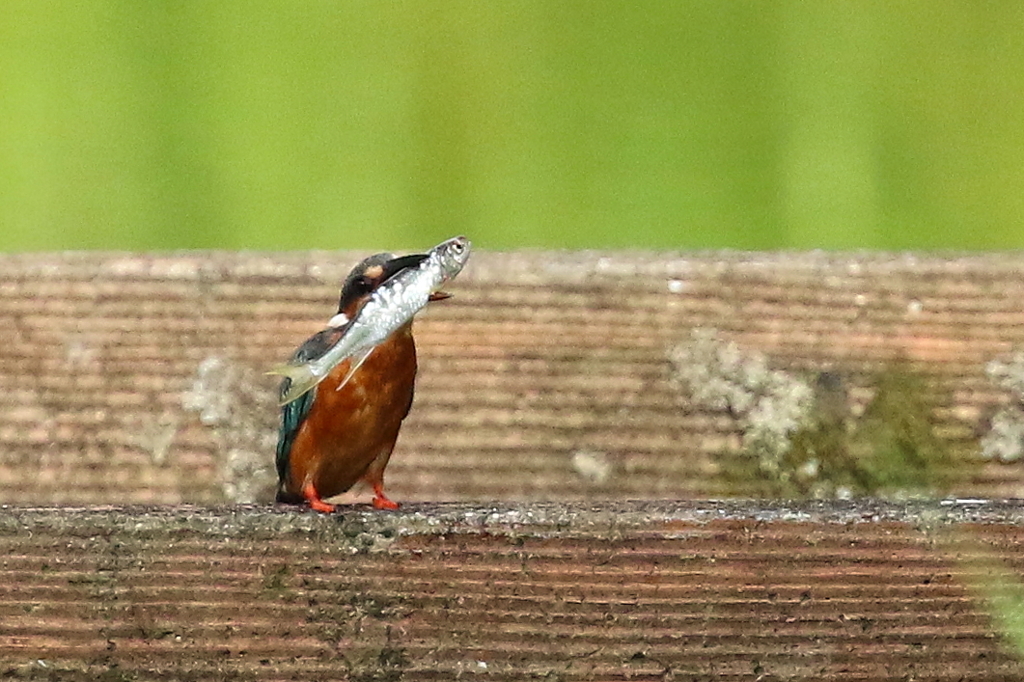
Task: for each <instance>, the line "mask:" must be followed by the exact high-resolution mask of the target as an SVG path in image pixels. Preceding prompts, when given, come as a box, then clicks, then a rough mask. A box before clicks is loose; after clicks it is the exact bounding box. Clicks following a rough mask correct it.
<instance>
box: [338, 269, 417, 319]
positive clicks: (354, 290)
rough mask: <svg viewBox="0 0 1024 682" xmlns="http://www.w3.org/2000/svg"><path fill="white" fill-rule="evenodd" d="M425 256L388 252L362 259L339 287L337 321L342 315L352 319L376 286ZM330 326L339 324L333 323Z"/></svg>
mask: <svg viewBox="0 0 1024 682" xmlns="http://www.w3.org/2000/svg"><path fill="white" fill-rule="evenodd" d="M426 258H427V255H426V254H425V253H415V254H412V255H409V256H397V257H396V256H395V255H394V254H390V253H378V254H376V255H373V256H370V257H369V258H367V259H365V260H363V261H362V262H361V263H359V264H358V265H356V266H355V267H354V268H352V272H350V273H349V274H348V277H346V278H345V283H344V284H343V285H342V287H341V299H340V300H339V301H338V317H337V319H338V321H341V320H340V317H341V316H342V315H344V316H345V317H346V318H347V319H349V320H351V319H353V318H354V317H355V316H356V314H357V313H358V312H359V309H360V308H361V307H362V305H363V304H364V303H366V300H367V299H368V298H369V297H370V294H372V293H373V292H374V291H375V290H376V289H377V287H379V286H380V285H382V284H384V282H387V281H388V280H389V279H391V278H392V277H394V276H395V275H397V274H398V273H400V272H401V271H402V270H405V269H406V268H414V267H416V266H417V265H419V264H420V263H422V262H423V261H424V260H425V259H426ZM332 326H341V325H333V324H332Z"/></svg>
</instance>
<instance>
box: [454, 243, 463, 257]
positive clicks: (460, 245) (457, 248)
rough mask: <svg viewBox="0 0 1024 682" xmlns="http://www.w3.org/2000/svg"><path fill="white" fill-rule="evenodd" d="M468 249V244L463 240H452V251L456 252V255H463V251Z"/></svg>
mask: <svg viewBox="0 0 1024 682" xmlns="http://www.w3.org/2000/svg"><path fill="white" fill-rule="evenodd" d="M465 250H466V245H465V244H463V243H462V242H452V251H454V252H455V255H456V256H461V255H462V252H463V251H465Z"/></svg>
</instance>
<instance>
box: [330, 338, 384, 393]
mask: <svg viewBox="0 0 1024 682" xmlns="http://www.w3.org/2000/svg"><path fill="white" fill-rule="evenodd" d="M376 347H377V346H370V347H369V348H367V349H366V350H364V351H363V352H362V353H359V354H357V355H354V356H353V358H352V363H351V365H350V366H349V368H348V374H346V375H345V378H344V379H342V380H341V383H339V384H338V387H337V388H336V389H334V390H335V391H340V390H341V389H343V388H344V387H345V384H347V383H348V381H349V379H351V378H352V375H353V374H355V373H356V372H357V371H359V368H360V367H362V366H363V363H364V362H366V358H368V357H370V353H372V352H373V350H374V349H375V348H376Z"/></svg>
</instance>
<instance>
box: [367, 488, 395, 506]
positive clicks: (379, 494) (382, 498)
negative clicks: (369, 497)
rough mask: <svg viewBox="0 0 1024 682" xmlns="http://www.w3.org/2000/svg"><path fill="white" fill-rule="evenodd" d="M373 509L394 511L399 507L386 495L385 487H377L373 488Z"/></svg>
mask: <svg viewBox="0 0 1024 682" xmlns="http://www.w3.org/2000/svg"><path fill="white" fill-rule="evenodd" d="M373 507H374V509H389V510H391V511H394V510H395V509H398V507H399V505H398V503H397V502H395V501H394V500H392V499H390V498H389V497H388V496H387V495H385V494H384V486H382V485H375V486H373Z"/></svg>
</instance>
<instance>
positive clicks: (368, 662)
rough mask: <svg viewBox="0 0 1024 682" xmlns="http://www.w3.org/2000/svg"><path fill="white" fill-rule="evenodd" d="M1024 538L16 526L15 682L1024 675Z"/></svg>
mask: <svg viewBox="0 0 1024 682" xmlns="http://www.w3.org/2000/svg"><path fill="white" fill-rule="evenodd" d="M1022 521H1024V507H1022V506H1021V505H1020V504H1019V503H993V502H981V501H977V500H975V501H971V500H960V501H956V500H949V501H945V502H933V503H920V502H915V503H883V502H878V501H869V502H847V503H838V502H831V503H804V504H783V503H775V504H758V503H752V502H693V503H673V502H664V501H662V502H632V503H630V502H618V503H606V504H592V503H579V504H525V503H519V504H512V503H498V504H485V505H472V504H440V505H438V504H410V505H406V506H405V507H404V508H403V509H402V510H400V511H399V512H396V513H387V512H376V511H372V510H367V509H365V508H364V507H352V508H349V507H345V508H342V510H341V511H340V512H339V513H336V514H333V515H320V514H316V513H312V512H296V511H295V510H293V509H286V508H283V507H267V506H259V505H240V506H223V507H195V506H174V507H170V506H155V507H85V508H72V507H36V508H18V507H4V508H3V509H0V552H2V554H3V559H2V561H0V623H2V625H0V677H4V678H7V677H11V678H16V679H61V680H87V679H88V680H94V679H140V680H141V679H147V680H148V679H191V680H197V681H201V680H211V681H212V680H223V679H244V680H280V679H351V680H371V679H372V680H400V679H409V680H413V679H415V680H451V679H457V678H460V677H462V678H477V677H479V678H480V679H488V680H509V681H512V680H522V679H531V678H538V679H560V680H593V679H641V680H663V679H720V678H721V679H750V680H754V679H830V680H876V679H877V680H882V679H907V678H911V677H913V678H916V679H933V680H957V679H967V678H969V679H972V680H995V679H1010V678H1017V677H1019V676H1020V675H1022V674H1024V664H1022V663H1021V662H1020V661H1021V660H1022V659H1021V657H1022V655H1024V652H1022V651H1019V650H1017V649H1015V648H1014V646H1013V644H1012V643H1013V642H1014V641H1017V642H1020V641H1021V638H1022V636H1024V633H1020V632H1013V631H1012V629H1008V628H1007V624H1008V623H1010V624H1012V623H1017V624H1018V625H1019V623H1020V622H1021V620H1020V615H1019V613H1018V612H1016V611H1014V610H1013V609H1019V608H1020V603H1021V602H1020V600H1019V595H1021V594H1024V583H1022V582H1021V578H1020V577H1019V571H1017V570H1016V569H1017V568H1019V566H1020V565H1021V562H1022V561H1024V545H1022V541H1024V524H1022ZM1015 595H1016V596H1015Z"/></svg>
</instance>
